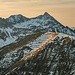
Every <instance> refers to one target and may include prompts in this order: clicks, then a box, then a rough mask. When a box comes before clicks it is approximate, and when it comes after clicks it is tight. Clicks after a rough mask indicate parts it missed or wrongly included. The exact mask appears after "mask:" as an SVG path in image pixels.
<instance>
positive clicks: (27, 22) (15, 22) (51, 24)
mask: <svg viewBox="0 0 75 75" xmlns="http://www.w3.org/2000/svg"><path fill="white" fill-rule="evenodd" d="M47 31H50V32H60V33H65V34H69V35H73V36H75V31H74V30H72V29H70V28H69V27H65V26H63V25H62V24H60V23H59V22H58V21H57V20H55V19H54V18H53V17H52V16H51V15H49V14H48V13H47V12H45V13H44V14H43V15H40V16H38V17H35V18H27V17H24V16H22V15H21V14H19V15H12V16H10V17H9V18H6V19H2V18H0V47H3V46H6V45H8V44H10V43H12V42H14V41H15V40H17V39H18V38H22V37H24V36H26V35H29V34H33V33H37V32H47Z"/></svg>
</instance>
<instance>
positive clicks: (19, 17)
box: [6, 14, 29, 24]
mask: <svg viewBox="0 0 75 75" xmlns="http://www.w3.org/2000/svg"><path fill="white" fill-rule="evenodd" d="M6 20H7V22H10V23H12V24H16V23H20V22H24V21H27V20H29V18H27V17H25V16H23V15H21V14H18V15H11V16H10V17H9V18H7V19H6Z"/></svg>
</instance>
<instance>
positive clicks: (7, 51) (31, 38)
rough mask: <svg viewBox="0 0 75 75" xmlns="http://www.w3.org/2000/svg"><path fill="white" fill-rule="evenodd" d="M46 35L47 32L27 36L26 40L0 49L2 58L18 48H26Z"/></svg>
mask: <svg viewBox="0 0 75 75" xmlns="http://www.w3.org/2000/svg"><path fill="white" fill-rule="evenodd" d="M44 33H45V32H40V33H36V34H31V35H27V36H25V38H23V39H21V40H19V41H17V42H15V43H12V44H9V45H7V46H5V47H3V48H1V49H0V50H1V52H0V57H2V56H3V55H4V54H6V53H9V52H10V51H13V50H15V49H17V48H20V47H23V46H25V45H26V44H28V43H29V42H31V41H34V40H35V39H36V38H38V37H39V36H41V35H42V34H44Z"/></svg>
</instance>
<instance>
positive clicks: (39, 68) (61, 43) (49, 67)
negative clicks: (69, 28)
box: [0, 33, 75, 75]
mask: <svg viewBox="0 0 75 75" xmlns="http://www.w3.org/2000/svg"><path fill="white" fill-rule="evenodd" d="M51 34H57V35H56V38H55V39H53V40H52V39H51V38H53V37H54V35H51ZM50 35H51V36H53V37H51V36H50ZM50 37H51V38H50ZM38 40H39V41H38ZM50 40H51V41H50ZM45 41H47V43H46V42H45ZM44 42H45V43H46V45H45V43H44ZM35 44H36V45H35ZM41 44H42V45H41ZM43 44H44V45H43ZM34 45H35V46H34ZM26 46H27V47H22V48H21V49H20V50H19V51H18V52H17V51H16V50H15V51H11V52H10V53H8V54H6V55H4V57H3V58H1V60H0V63H1V65H0V68H1V70H2V71H1V72H2V74H6V73H10V74H9V75H11V74H12V75H14V74H15V75H17V74H18V75H19V74H20V75H24V74H31V75H33V74H41V75H42V74H44V75H48V74H50V73H51V72H52V73H53V72H54V71H55V68H56V66H57V63H58V60H59V57H60V56H62V57H63V55H61V54H63V52H65V53H66V54H67V52H69V50H71V51H70V53H69V54H70V58H71V59H70V60H72V59H73V58H75V56H74V54H75V53H74V52H75V50H74V49H75V38H74V37H73V36H69V35H66V34H63V33H45V34H43V35H42V36H41V37H39V38H37V39H36V40H34V41H33V42H30V43H29V44H27V45H26ZM39 47H41V48H39ZM38 48H39V49H40V50H38ZM37 51H38V52H37ZM59 52H60V53H61V54H60V55H59ZM64 55H65V54H64ZM13 58H14V59H13ZM65 58H66V59H67V56H65V57H63V60H62V59H60V60H62V62H63V63H66V62H69V60H66V59H65ZM7 60H9V61H7ZM64 60H66V61H64ZM15 61H16V63H15ZM21 61H22V62H21ZM73 61H74V59H73ZM73 61H70V62H73ZM62 62H61V64H62ZM13 63H14V65H13ZM67 64H68V63H67ZM63 65H65V64H63ZM73 65H74V64H73ZM65 67H67V66H65ZM35 68H36V69H35ZM65 69H66V68H65ZM12 70H13V71H12ZM61 70H62V69H61ZM10 71H12V72H10ZM65 71H66V70H63V72H64V73H65ZM66 73H67V72H66ZM2 74H1V75H2ZM55 75H56V74H55ZM64 75H67V74H64ZM68 75H70V74H68Z"/></svg>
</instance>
